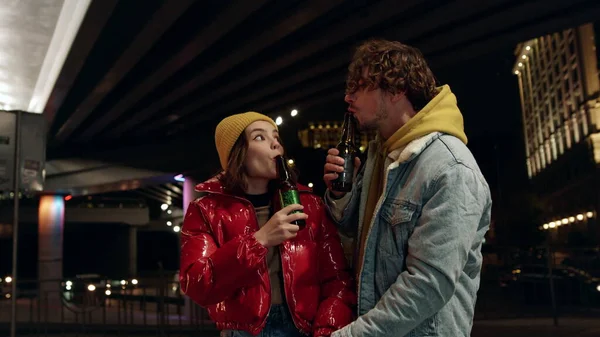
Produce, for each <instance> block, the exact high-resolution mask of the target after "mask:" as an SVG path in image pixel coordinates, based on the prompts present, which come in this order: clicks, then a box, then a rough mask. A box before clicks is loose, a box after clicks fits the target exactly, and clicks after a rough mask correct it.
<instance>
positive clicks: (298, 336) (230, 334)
mask: <svg viewBox="0 0 600 337" xmlns="http://www.w3.org/2000/svg"><path fill="white" fill-rule="evenodd" d="M304 336H305V335H304V334H302V333H301V332H300V331H298V329H297V328H296V326H295V325H294V321H293V320H292V316H291V315H290V312H289V311H288V308H287V306H286V305H285V304H274V305H272V306H271V309H270V310H269V317H268V318H267V324H266V325H265V328H264V329H263V330H262V331H261V332H260V333H259V334H258V335H257V337H304ZM221 337H253V336H252V335H251V334H250V333H249V332H246V331H241V330H223V331H222V332H221Z"/></svg>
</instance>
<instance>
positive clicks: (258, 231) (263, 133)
mask: <svg viewBox="0 0 600 337" xmlns="http://www.w3.org/2000/svg"><path fill="white" fill-rule="evenodd" d="M215 141H216V146H217V152H218V154H219V159H220V162H221V166H222V168H223V170H224V171H223V172H222V173H220V174H219V175H217V176H216V177H213V178H212V179H210V180H208V181H206V182H204V183H201V184H199V185H198V186H196V189H197V190H198V191H199V192H205V195H204V196H203V197H201V198H199V199H197V200H196V201H194V202H192V203H191V204H190V205H189V207H188V210H187V214H186V215H185V220H184V223H183V228H182V231H181V270H180V282H181V288H182V290H183V291H184V292H185V293H186V294H187V295H188V296H189V297H190V298H191V299H192V300H194V301H195V302H196V303H198V304H199V305H201V306H203V307H206V308H207V309H208V312H209V314H210V317H211V319H212V320H213V321H215V323H216V324H217V327H218V328H219V329H223V330H224V331H223V332H222V335H224V336H235V337H238V336H254V335H260V336H291V337H293V336H305V335H310V336H329V335H330V334H331V333H332V332H333V331H335V330H337V329H339V328H342V327H343V326H345V325H346V324H348V323H350V322H351V321H352V319H353V309H352V308H353V306H354V305H355V304H356V295H355V293H354V291H353V282H352V280H351V278H350V274H349V272H348V270H347V269H346V260H345V259H344V254H343V250H342V246H341V243H340V238H339V236H338V234H337V231H336V229H335V227H334V225H333V223H332V222H331V220H330V218H329V217H328V215H327V214H326V212H325V208H324V207H323V204H322V202H321V199H320V198H319V197H317V196H315V195H313V194H312V193H310V190H309V189H308V188H306V187H304V186H301V185H298V189H299V191H300V201H301V203H302V205H290V206H287V207H285V208H283V209H280V207H279V203H278V202H276V200H277V199H276V198H275V195H276V194H275V192H276V191H275V188H274V186H275V185H276V184H275V182H276V181H277V169H276V165H275V160H274V158H275V157H276V156H278V155H283V147H282V146H281V141H280V139H279V134H278V129H277V125H276V124H275V123H274V122H273V120H272V119H271V118H269V117H267V116H265V115H262V114H259V113H256V112H246V113H242V114H237V115H233V116H230V117H227V118H225V119H224V120H222V121H221V122H220V123H219V125H218V126H217V129H216V131H215ZM295 210H302V211H303V212H300V213H292V212H293V211H295ZM299 219H304V220H305V221H306V227H305V228H304V229H302V230H299V228H298V226H296V225H294V224H292V223H293V222H294V221H295V220H299Z"/></svg>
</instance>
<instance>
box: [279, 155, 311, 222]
mask: <svg viewBox="0 0 600 337" xmlns="http://www.w3.org/2000/svg"><path fill="white" fill-rule="evenodd" d="M275 162H276V164H277V175H278V176H279V192H278V193H279V201H280V203H281V208H284V207H286V206H289V205H292V204H300V205H301V202H300V194H299V193H298V188H297V187H296V184H294V182H293V181H292V177H291V175H290V171H289V168H288V166H287V163H286V162H285V158H283V156H277V157H275ZM292 213H303V212H302V211H300V210H298V211H294V212H292ZM293 224H294V225H298V227H300V229H303V228H304V227H306V221H304V219H300V220H296V221H294V222H293Z"/></svg>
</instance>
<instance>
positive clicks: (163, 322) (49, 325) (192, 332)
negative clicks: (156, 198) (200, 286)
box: [0, 278, 218, 336]
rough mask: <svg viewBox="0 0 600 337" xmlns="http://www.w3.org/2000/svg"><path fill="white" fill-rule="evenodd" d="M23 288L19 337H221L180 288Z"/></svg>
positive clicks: (127, 284)
mask: <svg viewBox="0 0 600 337" xmlns="http://www.w3.org/2000/svg"><path fill="white" fill-rule="evenodd" d="M17 288H18V289H19V290H18V293H17V301H16V302H17V305H16V317H17V335H18V336H24V335H30V336H77V335H82V336H87V335H94V336H100V335H102V336H129V335H136V336H139V335H143V336H146V335H147V336H218V331H217V330H216V328H215V325H214V323H213V322H211V321H210V319H209V317H208V315H207V312H206V311H205V310H204V309H203V308H201V307H199V306H197V305H195V304H194V303H192V302H191V301H190V300H189V299H187V298H186V297H185V296H184V295H182V294H181V292H180V290H179V284H178V283H177V282H165V281H164V280H163V281H161V280H160V279H158V280H157V279H140V280H137V279H133V280H131V279H130V280H106V279H97V278H96V279H93V278H85V279H83V280H82V279H73V280H55V281H47V282H45V284H40V283H39V282H37V281H22V282H19V284H17ZM49 288H50V290H43V289H49ZM10 297H12V294H10V293H8V292H4V293H3V299H0V327H1V328H0V335H3V332H4V331H6V332H8V331H9V324H10V314H11V306H10ZM7 335H8V334H7Z"/></svg>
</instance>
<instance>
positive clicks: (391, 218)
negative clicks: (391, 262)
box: [379, 199, 418, 259]
mask: <svg viewBox="0 0 600 337" xmlns="http://www.w3.org/2000/svg"><path fill="white" fill-rule="evenodd" d="M417 209H418V207H417V205H416V204H414V203H412V202H410V201H407V200H398V199H394V200H391V201H386V202H385V203H384V205H383V207H382V208H381V220H382V223H381V226H380V234H381V235H380V236H379V237H380V240H379V241H380V250H381V253H382V254H383V255H388V256H390V255H391V256H394V257H396V258H398V257H400V258H401V259H404V257H406V249H407V245H408V237H409V236H410V234H411V233H412V230H413V229H414V225H415V221H416V213H417Z"/></svg>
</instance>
